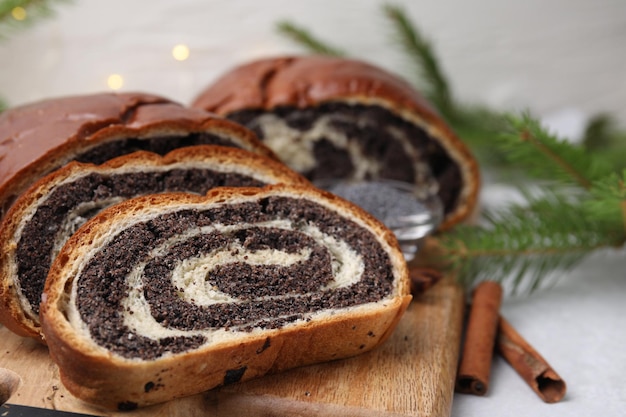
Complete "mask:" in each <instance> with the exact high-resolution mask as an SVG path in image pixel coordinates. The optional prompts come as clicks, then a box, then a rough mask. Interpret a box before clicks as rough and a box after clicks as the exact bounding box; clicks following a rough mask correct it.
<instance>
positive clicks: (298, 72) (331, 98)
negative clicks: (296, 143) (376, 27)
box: [192, 56, 480, 229]
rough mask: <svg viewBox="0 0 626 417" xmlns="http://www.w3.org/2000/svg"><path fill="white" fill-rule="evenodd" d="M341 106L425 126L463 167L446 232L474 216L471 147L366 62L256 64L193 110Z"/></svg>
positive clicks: (231, 75) (415, 96) (237, 71)
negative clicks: (380, 110) (368, 108)
mask: <svg viewBox="0 0 626 417" xmlns="http://www.w3.org/2000/svg"><path fill="white" fill-rule="evenodd" d="M336 101H339V102H346V103H351V104H364V105H377V106H382V107H384V108H387V109H389V110H391V111H392V112H393V113H395V114H397V115H399V116H401V117H402V118H404V119H406V120H409V121H410V122H412V123H414V124H416V125H418V126H421V127H422V128H423V129H425V130H426V131H427V132H428V133H429V135H430V136H431V137H434V138H436V139H437V140H438V141H439V143H440V144H441V145H442V146H443V147H444V148H445V150H446V151H447V152H448V154H449V156H450V158H452V159H453V160H454V161H455V163H456V164H457V165H458V166H459V167H460V171H461V174H462V188H461V189H460V190H459V191H458V192H459V197H458V200H457V204H456V207H455V208H454V210H452V211H450V212H449V213H448V214H447V215H446V218H445V221H444V223H443V224H442V229H445V228H448V227H450V226H452V225H454V224H456V223H458V222H460V221H463V220H465V219H467V218H468V216H469V215H470V214H471V213H472V212H473V211H474V209H475V206H476V203H477V198H478V191H479V186H480V175H479V167H478V164H477V162H476V160H475V159H474V157H473V156H472V154H471V152H470V151H469V149H468V148H467V146H466V145H465V144H464V143H463V142H462V141H461V140H460V139H459V138H458V137H457V136H456V135H455V134H454V133H453V132H452V131H451V130H450V128H449V127H448V126H447V124H446V123H445V122H444V121H443V120H442V119H441V117H440V116H439V115H438V114H437V113H436V112H435V111H434V110H433V108H432V107H431V106H430V105H429V104H428V103H427V101H426V100H425V99H424V98H423V97H422V96H421V95H420V94H419V93H418V92H417V91H415V89H414V88H413V87H412V86H411V85H410V84H409V83H408V82H406V81H405V80H403V79H401V78H400V77H398V76H396V75H394V74H392V73H390V72H388V71H385V70H383V69H381V68H379V67H376V66H373V65H371V64H368V63H366V62H363V61H358V60H353V59H345V58H335V57H327V56H282V57H276V58H268V59H261V60H257V61H253V62H250V63H246V64H243V65H241V66H239V67H236V68H234V69H233V70H231V71H228V72H227V73H226V74H224V75H223V76H222V77H220V78H218V79H217V80H216V81H215V82H213V83H211V84H210V85H209V86H208V87H207V88H206V89H205V90H204V91H202V92H201V93H200V94H199V95H198V96H197V97H196V99H195V100H194V101H193V103H192V107H195V108H201V109H205V110H208V111H211V112H215V113H217V114H220V115H224V116H228V115H229V114H233V113H236V112H239V111H242V110H246V109H263V110H267V111H271V110H272V109H275V108H279V107H284V106H295V107H298V108H303V109H304V108H307V107H312V106H318V105H320V104H323V103H328V102H336ZM284 162H285V161H284ZM288 165H289V164H288Z"/></svg>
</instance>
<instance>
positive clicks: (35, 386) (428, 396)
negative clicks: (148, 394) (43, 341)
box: [0, 280, 464, 417]
mask: <svg viewBox="0 0 626 417" xmlns="http://www.w3.org/2000/svg"><path fill="white" fill-rule="evenodd" d="M463 301H464V300H463V293H462V290H461V289H460V288H459V287H458V286H457V285H455V284H453V283H452V282H451V281H449V280H444V281H441V282H439V283H438V284H437V285H435V286H434V287H433V288H431V289H429V290H428V291H427V292H426V293H425V294H423V295H421V296H420V297H417V298H415V299H414V300H413V301H412V302H411V305H410V306H409V308H408V310H407V312H406V314H405V315H404V316H403V318H402V320H401V321H400V323H399V325H398V327H397V329H396V330H395V332H394V333H393V335H392V336H391V337H390V338H389V339H388V340H387V341H386V342H385V343H384V344H383V345H381V346H380V347H379V348H377V349H375V350H373V351H371V352H368V353H365V354H362V355H360V356H357V357H354V358H350V359H344V360H338V361H334V362H330V363H325V364H321V365H313V366H307V367H302V368H298V369H294V370H291V371H288V372H284V373H281V374H277V375H271V376H266V377H263V378H259V379H257V380H253V381H248V382H245V383H241V384H236V385H231V386H227V387H222V388H220V389H216V390H212V391H210V392H208V393H205V394H200V395H195V396H192V397H187V398H182V399H179V400H175V401H171V402H168V403H165V404H161V405H157V406H153V407H148V408H145V409H140V410H136V411H133V412H124V413H111V412H106V411H102V410H98V409H95V408H93V407H91V406H89V405H87V404H85V403H82V402H81V401H79V400H77V399H76V398H74V397H73V396H72V395H71V394H69V393H68V392H67V391H66V390H65V388H64V387H63V385H62V384H61V383H60V381H59V375H58V369H57V367H56V366H55V365H54V364H53V363H52V362H51V361H50V359H49V357H48V352H47V349H46V348H45V347H44V346H41V345H39V344H37V343H36V342H34V341H33V340H30V339H24V338H20V337H18V336H15V335H13V334H12V333H10V332H9V331H8V330H7V329H5V328H0V367H1V368H6V369H9V370H11V371H14V372H15V373H17V374H18V375H19V376H20V378H21V381H20V384H19V386H18V387H17V389H16V390H14V391H13V394H12V395H11V397H10V399H9V401H8V403H11V404H19V405H30V406H35V407H43V408H50V409H57V410H63V411H73V412H77V413H85V414H92V415H99V416H127V417H135V416H142V417H143V416H146V417H147V416H172V417H177V416H181V417H183V416H184V417H194V416H216V417H223V416H246V417H252V416H259V415H261V416H290V417H291V416H315V417H318V416H342V417H350V416H372V417H373V416H383V417H391V416H432V417H440V416H442V417H444V416H449V415H450V409H451V404H452V396H453V391H454V378H455V374H456V366H457V358H458V354H459V345H460V338H461V328H462V321H463ZM2 371H3V370H2V369H0V372H2ZM5 372H6V371H5ZM2 381H3V378H2V374H1V373H0V392H1V391H2V386H1V385H2V383H3V382H2ZM6 388H8V387H6Z"/></svg>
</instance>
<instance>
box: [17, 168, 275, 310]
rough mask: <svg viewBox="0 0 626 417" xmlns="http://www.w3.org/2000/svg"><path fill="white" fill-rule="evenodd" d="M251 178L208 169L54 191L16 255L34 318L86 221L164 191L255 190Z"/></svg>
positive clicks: (117, 177) (81, 182)
mask: <svg viewBox="0 0 626 417" xmlns="http://www.w3.org/2000/svg"><path fill="white" fill-rule="evenodd" d="M263 185H265V184H264V183H262V182H260V181H258V180H256V179H253V178H251V177H249V176H246V175H242V174H238V173H228V172H217V171H214V170H210V169H200V168H198V169H171V170H152V171H143V172H133V173H125V174H114V175H102V174H95V173H92V174H89V175H86V176H83V177H80V178H78V179H76V180H74V181H71V182H68V183H65V184H63V185H60V186H59V187H56V188H55V189H54V191H52V193H50V195H49V197H48V198H47V199H46V200H45V201H44V202H43V203H42V204H41V205H39V206H38V207H37V211H36V212H35V214H34V215H33V217H32V218H31V219H30V220H29V221H28V222H27V223H26V225H25V226H24V229H23V230H22V233H21V235H20V240H19V242H18V245H17V250H16V260H17V269H18V274H17V277H19V288H20V291H21V293H22V295H23V296H24V297H26V299H27V300H28V302H29V303H30V307H31V308H32V310H33V313H34V314H38V313H39V302H40V298H41V293H42V292H43V288H44V284H45V280H46V276H47V274H48V270H49V269H50V265H51V264H52V261H53V259H54V258H55V256H56V254H57V253H58V251H59V250H60V248H61V246H62V245H63V243H64V242H65V241H66V240H67V239H68V238H69V237H70V236H71V235H72V234H73V232H75V231H76V230H77V229H78V228H79V227H80V226H81V225H82V224H83V223H85V222H86V221H87V220H88V219H89V218H90V217H92V216H93V215H95V214H97V213H98V212H99V211H101V210H102V209H104V208H106V207H107V206H110V205H112V204H114V203H116V202H119V201H120V200H122V199H128V198H131V197H136V196H139V195H145V194H154V193H163V192H168V191H184V192H191V193H196V194H205V193H206V192H207V191H208V190H210V189H212V188H215V187H218V186H233V187H242V186H249V187H258V186H263Z"/></svg>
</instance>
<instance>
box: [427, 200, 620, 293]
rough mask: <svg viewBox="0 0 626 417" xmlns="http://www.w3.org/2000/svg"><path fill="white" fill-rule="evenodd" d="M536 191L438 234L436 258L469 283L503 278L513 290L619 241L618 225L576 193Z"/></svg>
mask: <svg viewBox="0 0 626 417" xmlns="http://www.w3.org/2000/svg"><path fill="white" fill-rule="evenodd" d="M541 191H542V193H541V195H540V196H536V195H532V194H531V193H530V192H528V191H525V196H526V199H527V200H528V204H527V205H511V206H509V207H507V208H506V209H502V210H499V211H495V212H490V211H485V212H484V213H483V221H484V224H483V225H482V226H467V225H464V226H459V227H457V228H456V229H455V230H453V231H452V232H449V233H447V234H445V235H442V236H439V237H437V239H438V245H439V251H440V257H441V259H440V262H442V264H444V265H447V268H448V269H450V270H454V271H455V272H456V273H457V274H458V276H459V279H460V281H461V282H463V283H464V284H466V285H468V286H469V285H471V284H472V283H474V282H477V281H480V280H482V279H492V280H498V281H502V280H504V279H508V280H507V283H508V284H510V285H511V287H512V291H513V292H517V291H519V290H520V289H526V290H528V291H533V290H535V289H537V288H538V287H539V286H540V284H541V281H542V279H543V278H545V276H546V275H547V274H548V273H549V272H552V271H555V270H559V269H569V268H572V267H573V266H574V265H576V264H577V263H578V262H580V261H581V260H582V259H584V257H585V256H586V255H588V254H590V253H591V252H593V251H595V250H597V249H600V248H605V247H611V246H620V245H622V244H623V243H624V239H625V236H626V231H624V229H623V228H622V229H621V230H620V229H619V228H617V229H616V228H615V224H614V223H613V224H611V223H609V222H606V221H603V220H600V219H599V218H598V217H597V216H595V215H590V212H589V211H588V210H586V209H585V206H584V205H581V204H580V203H579V201H578V199H577V198H573V197H572V196H571V195H569V194H567V195H565V194H563V193H561V190H560V189H559V190H557V191H555V190H551V189H549V188H544V189H542V190H541ZM620 223H621V222H620ZM620 223H618V225H619V224H620Z"/></svg>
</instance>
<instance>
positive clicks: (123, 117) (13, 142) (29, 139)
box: [0, 93, 171, 182]
mask: <svg viewBox="0 0 626 417" xmlns="http://www.w3.org/2000/svg"><path fill="white" fill-rule="evenodd" d="M169 103H171V102H170V101H168V100H166V99H164V98H161V97H157V96H154V95H149V94H141V93H127V94H113V93H110V94H96V95H85V96H72V97H63V98H55V99H48V100H43V101H39V102H36V103H32V104H27V105H24V106H21V107H15V108H13V109H9V110H7V111H5V112H3V113H1V114H0V181H1V182H4V181H6V180H7V179H8V178H10V177H11V176H12V175H13V174H15V173H16V172H17V171H19V170H20V169H21V168H23V167H24V166H26V165H28V164H29V163H31V162H33V161H36V160H37V159H39V158H40V157H41V156H42V155H44V154H45V153H46V152H48V151H49V150H50V149H52V148H54V147H57V146H60V145H62V144H64V143H65V142H67V141H73V140H81V139H85V138H87V137H88V136H89V135H91V134H93V133H94V132H96V131H98V130H99V129H102V128H104V127H107V126H110V125H115V124H126V123H129V122H135V123H136V122H137V120H136V116H135V112H136V110H137V109H138V108H140V107H141V106H146V105H156V104H169ZM159 107H160V106H159Z"/></svg>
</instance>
